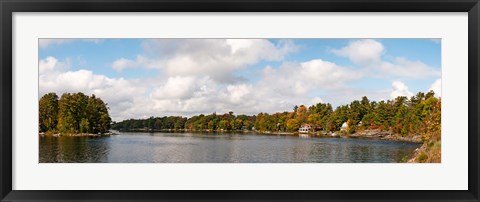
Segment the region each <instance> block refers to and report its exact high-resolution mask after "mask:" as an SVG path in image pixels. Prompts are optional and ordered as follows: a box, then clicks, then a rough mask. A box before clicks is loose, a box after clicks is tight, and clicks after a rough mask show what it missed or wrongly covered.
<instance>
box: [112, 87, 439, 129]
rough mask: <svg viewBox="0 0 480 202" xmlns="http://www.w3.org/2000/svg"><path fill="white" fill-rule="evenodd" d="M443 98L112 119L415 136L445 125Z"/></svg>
mask: <svg viewBox="0 0 480 202" xmlns="http://www.w3.org/2000/svg"><path fill="white" fill-rule="evenodd" d="M440 111H441V98H437V97H435V93H434V92H433V91H430V92H428V93H423V92H419V93H417V94H416V95H414V96H411V97H410V98H407V97H405V96H399V97H397V98H395V99H392V100H386V101H384V100H382V101H379V102H377V101H370V100H369V99H368V98H367V97H366V96H364V97H362V99H361V100H354V101H352V102H351V103H350V104H346V105H341V106H338V107H336V108H335V109H333V108H332V105H331V104H329V103H317V104H315V105H312V106H308V107H307V106H304V105H300V106H295V107H294V108H293V111H285V112H277V113H273V114H268V113H264V112H262V113H259V114H257V115H253V116H249V115H234V112H229V113H225V114H216V113H212V114H209V115H204V114H200V115H197V116H193V117H191V118H185V117H180V116H168V117H167V116H164V117H153V116H152V117H150V118H148V119H129V120H124V121H121V122H118V123H114V124H113V125H112V128H113V129H116V130H120V131H133V130H192V131H238V130H256V131H260V132H266V131H270V132H295V131H298V129H299V128H300V127H301V126H302V125H304V124H309V125H310V126H312V128H314V129H316V130H317V131H324V132H335V131H339V130H341V128H342V125H346V126H347V127H346V128H345V130H344V131H343V132H345V133H348V134H352V133H355V132H357V131H361V130H368V129H378V130H388V131H392V132H394V133H397V134H400V135H402V136H414V135H420V134H427V133H429V132H430V133H431V132H438V131H439V130H440V121H441V117H440Z"/></svg>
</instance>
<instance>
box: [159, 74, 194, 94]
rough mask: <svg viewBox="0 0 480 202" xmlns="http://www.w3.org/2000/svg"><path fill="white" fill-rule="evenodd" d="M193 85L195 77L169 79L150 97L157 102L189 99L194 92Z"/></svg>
mask: <svg viewBox="0 0 480 202" xmlns="http://www.w3.org/2000/svg"><path fill="white" fill-rule="evenodd" d="M195 83H196V80H195V77H192V76H189V77H181V76H175V77H170V78H168V80H167V82H166V83H165V85H162V86H161V87H159V88H157V89H155V91H154V92H153V93H152V96H153V97H154V98H155V99H159V100H166V99H186V98H191V97H192V96H193V93H194V92H195V90H196V85H195Z"/></svg>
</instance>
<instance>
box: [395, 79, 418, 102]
mask: <svg viewBox="0 0 480 202" xmlns="http://www.w3.org/2000/svg"><path fill="white" fill-rule="evenodd" d="M392 87H393V91H392V93H390V98H392V99H395V98H397V97H398V96H406V97H411V96H412V95H413V93H412V92H410V91H409V90H408V86H407V85H405V84H404V83H403V82H401V81H394V82H392Z"/></svg>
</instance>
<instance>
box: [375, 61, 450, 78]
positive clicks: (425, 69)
mask: <svg viewBox="0 0 480 202" xmlns="http://www.w3.org/2000/svg"><path fill="white" fill-rule="evenodd" d="M378 68H379V70H380V71H382V72H384V73H386V74H390V75H393V76H397V77H398V76H401V77H406V78H414V79H422V78H426V77H432V76H440V74H441V72H440V71H439V70H436V69H433V68H431V67H429V66H428V65H426V64H424V63H422V62H420V61H410V60H407V59H406V58H401V57H399V58H395V60H394V62H393V63H390V62H382V64H381V65H379V66H378Z"/></svg>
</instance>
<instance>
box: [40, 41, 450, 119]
mask: <svg viewBox="0 0 480 202" xmlns="http://www.w3.org/2000/svg"><path fill="white" fill-rule="evenodd" d="M39 71H40V73H39V78H40V92H39V93H40V96H41V95H43V94H44V93H48V92H56V93H57V94H59V95H61V94H62V93H64V92H84V93H86V94H95V95H97V96H99V97H101V98H102V99H103V100H104V101H106V102H107V103H108V104H109V107H110V109H111V111H110V114H111V116H112V118H113V119H114V120H116V121H119V120H122V119H127V118H144V117H149V116H165V115H183V116H192V115H195V114H199V113H204V114H209V113H213V112H217V113H226V112H228V111H234V112H235V113H236V114H257V113H259V112H268V113H274V112H277V111H285V110H289V111H290V110H291V109H292V108H293V106H295V105H301V104H304V105H312V104H315V103H316V102H329V103H332V104H333V105H334V106H337V105H340V104H348V103H349V102H351V101H352V100H354V99H360V98H361V96H364V95H365V96H367V97H369V98H370V99H371V100H382V99H383V100H386V99H393V98H394V97H396V96H411V95H414V94H416V93H417V92H426V91H429V90H434V91H435V92H436V93H437V95H438V96H440V93H441V92H440V91H441V90H440V86H441V42H440V40H435V39H40V40H39Z"/></svg>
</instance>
